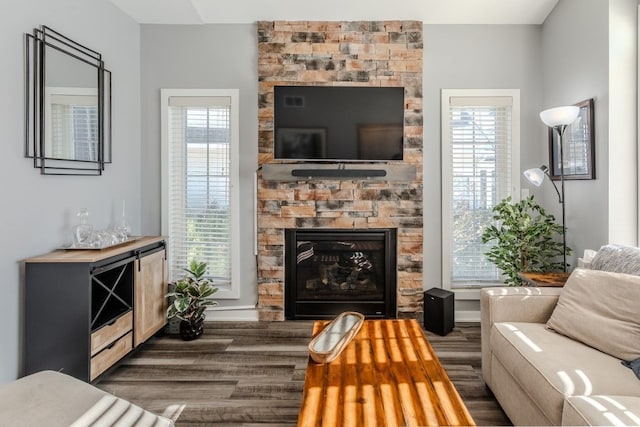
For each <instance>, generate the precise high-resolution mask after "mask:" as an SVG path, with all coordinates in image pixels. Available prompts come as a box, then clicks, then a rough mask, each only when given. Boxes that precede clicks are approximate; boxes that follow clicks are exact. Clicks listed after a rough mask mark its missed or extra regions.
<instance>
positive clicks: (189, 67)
mask: <svg viewBox="0 0 640 427" xmlns="http://www.w3.org/2000/svg"><path fill="white" fill-rule="evenodd" d="M141 52H142V54H141V73H142V83H141V85H142V92H141V94H142V147H143V153H144V162H143V165H142V172H143V173H142V189H143V191H142V201H143V203H142V224H143V232H144V233H145V234H157V233H160V89H161V88H166V89H236V88H237V89H240V124H241V127H240V224H241V229H240V240H239V242H234V244H235V243H237V244H239V245H240V259H241V260H242V266H241V271H240V282H241V284H240V299H238V300H219V302H220V307H229V306H244V307H246V306H255V304H256V301H257V292H258V290H257V283H256V280H257V279H256V260H255V256H254V242H255V238H256V237H255V236H254V230H253V218H254V216H253V215H254V194H253V182H254V181H253V174H254V172H255V170H256V168H257V163H258V35H257V28H256V26H255V25H254V24H237V25H142V27H141ZM169 244H171V243H169Z"/></svg>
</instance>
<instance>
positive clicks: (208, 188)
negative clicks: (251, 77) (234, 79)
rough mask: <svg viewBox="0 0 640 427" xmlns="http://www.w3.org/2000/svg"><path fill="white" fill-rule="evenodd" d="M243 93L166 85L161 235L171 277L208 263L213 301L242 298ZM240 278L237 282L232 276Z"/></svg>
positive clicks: (163, 105) (163, 114) (164, 91)
mask: <svg viewBox="0 0 640 427" xmlns="http://www.w3.org/2000/svg"><path fill="white" fill-rule="evenodd" d="M238 117H239V115H238V91H237V90H177V89H176V90H170V89H163V90H162V122H163V123H162V233H163V234H164V235H167V236H168V237H169V251H168V265H169V280H176V279H178V278H180V277H182V276H183V275H184V270H183V268H185V267H186V266H188V264H189V262H190V261H191V260H193V259H196V260H198V261H205V262H207V264H208V272H207V276H208V278H209V279H210V280H211V281H212V282H213V283H214V285H215V286H217V287H218V288H219V291H218V293H216V298H225V297H226V298H238V297H239V290H238V287H237V285H234V284H235V283H237V281H238V280H237V274H236V271H237V267H238V255H237V253H238V238H237V236H236V233H237V230H238V225H237V221H236V220H235V218H236V217H237V212H238V209H237V206H238V193H237V188H238V186H237V185H236V183H237V182H238V160H237V159H238V152H239V150H238V143H239V138H238ZM234 278H235V280H234Z"/></svg>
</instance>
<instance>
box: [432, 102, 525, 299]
mask: <svg viewBox="0 0 640 427" xmlns="http://www.w3.org/2000/svg"><path fill="white" fill-rule="evenodd" d="M443 98H444V94H443ZM446 101H447V102H446V105H447V110H446V111H444V109H443V117H446V120H443V127H444V126H445V125H446V127H447V128H446V132H445V131H443V135H447V140H445V141H443V172H444V173H443V187H446V188H443V190H444V191H443V194H445V195H446V197H445V199H444V200H443V217H446V221H443V223H445V224H447V227H443V248H444V249H445V250H444V251H443V258H446V261H444V260H443V265H444V266H446V267H447V268H446V269H445V270H444V271H443V274H444V275H445V276H448V277H447V278H446V281H447V282H448V283H449V287H450V288H457V287H462V288H466V287H473V286H483V285H486V284H488V283H495V282H499V281H501V279H500V274H501V272H500V271H499V270H498V269H497V268H496V267H495V265H494V264H493V263H491V262H490V261H488V260H487V259H486V257H485V255H484V254H485V252H486V251H487V249H488V248H489V247H490V245H491V244H483V243H482V231H483V229H484V227H485V226H486V225H487V224H489V223H490V222H491V221H492V216H493V212H492V208H493V206H494V205H495V204H497V203H499V202H500V200H502V199H503V198H505V197H508V196H510V195H512V194H514V188H515V186H514V182H513V181H514V180H517V178H518V174H519V168H517V167H516V168H515V169H516V170H515V171H514V163H515V159H514V151H515V153H519V151H518V150H514V138H513V135H514V127H513V122H514V113H513V110H514V108H513V107H514V98H513V97H512V96H497V95H496V96H486V95H485V96H464V94H460V95H459V96H448V99H447V100H446ZM444 105H445V103H443V106H444ZM443 130H444V129H443ZM517 161H518V162H519V159H517ZM514 172H515V173H514Z"/></svg>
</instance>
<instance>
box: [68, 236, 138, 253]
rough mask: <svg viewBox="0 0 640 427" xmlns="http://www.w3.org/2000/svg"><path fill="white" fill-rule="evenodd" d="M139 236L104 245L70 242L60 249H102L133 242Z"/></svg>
mask: <svg viewBox="0 0 640 427" xmlns="http://www.w3.org/2000/svg"><path fill="white" fill-rule="evenodd" d="M141 237H142V236H129V237H128V238H127V240H124V241H122V242H118V243H113V244H108V245H104V246H92V245H90V244H89V245H80V244H77V243H72V244H70V245H69V246H63V247H61V248H60V249H65V250H76V251H87V250H93V251H101V250H103V249H108V248H113V247H116V246H120V245H125V244H127V243H131V242H135V241H136V240H138V239H140V238H141Z"/></svg>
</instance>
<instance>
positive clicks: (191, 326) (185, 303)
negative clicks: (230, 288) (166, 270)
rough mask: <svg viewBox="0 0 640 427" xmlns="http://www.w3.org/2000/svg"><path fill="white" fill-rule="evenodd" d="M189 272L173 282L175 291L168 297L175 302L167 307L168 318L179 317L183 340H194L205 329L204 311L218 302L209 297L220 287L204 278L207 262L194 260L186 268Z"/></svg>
mask: <svg viewBox="0 0 640 427" xmlns="http://www.w3.org/2000/svg"><path fill="white" fill-rule="evenodd" d="M184 270H185V271H186V272H187V274H186V275H185V276H184V277H183V278H182V279H180V280H178V281H176V282H174V283H171V284H170V285H171V286H172V287H173V291H172V292H170V293H168V294H167V297H169V298H173V302H172V303H171V304H170V305H169V307H168V308H167V318H168V319H172V318H174V317H177V318H178V319H180V320H181V322H180V337H182V339H183V340H185V341H188V340H194V339H196V338H198V337H199V336H200V335H202V332H203V331H204V318H205V313H204V311H205V310H206V309H207V307H209V306H215V305H218V303H217V302H216V301H214V300H212V299H210V298H209V297H210V296H211V295H213V294H214V293H215V292H216V291H217V290H218V288H216V287H214V286H212V285H211V282H210V281H209V280H208V279H206V278H204V274H205V273H206V271H207V263H206V262H198V261H196V260H192V261H191V263H190V264H189V268H185V269H184Z"/></svg>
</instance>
